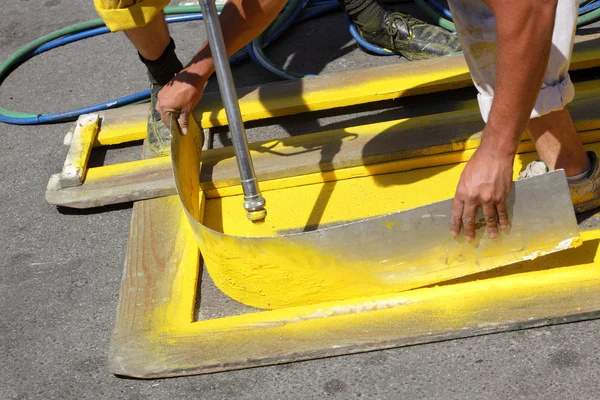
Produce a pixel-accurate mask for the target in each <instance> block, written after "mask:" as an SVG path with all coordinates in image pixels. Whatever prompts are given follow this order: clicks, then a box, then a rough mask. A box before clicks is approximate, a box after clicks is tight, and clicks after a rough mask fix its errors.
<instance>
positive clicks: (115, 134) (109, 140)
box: [94, 119, 148, 146]
mask: <svg viewBox="0 0 600 400" xmlns="http://www.w3.org/2000/svg"><path fill="white" fill-rule="evenodd" d="M147 123H148V121H147V120H146V119H142V120H133V121H127V122H119V123H112V124H103V125H102V129H101V131H100V134H99V135H98V137H97V138H96V141H95V142H94V146H112V145H115V144H121V143H128V142H133V141H136V140H144V139H146V136H147V126H146V124H147Z"/></svg>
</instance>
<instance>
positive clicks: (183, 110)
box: [156, 69, 206, 135]
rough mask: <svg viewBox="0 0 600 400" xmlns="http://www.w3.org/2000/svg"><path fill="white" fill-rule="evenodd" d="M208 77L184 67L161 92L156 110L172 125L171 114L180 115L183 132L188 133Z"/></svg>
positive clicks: (166, 122) (165, 121)
mask: <svg viewBox="0 0 600 400" xmlns="http://www.w3.org/2000/svg"><path fill="white" fill-rule="evenodd" d="M205 83H206V79H205V78H204V77H201V76H199V75H197V74H192V73H189V72H188V71H186V69H183V70H182V71H181V72H179V73H178V74H177V75H175V77H174V78H173V79H171V81H170V82H169V83H167V84H166V85H165V86H164V87H163V88H162V89H161V91H160V92H158V101H157V102H156V111H158V112H159V113H160V118H161V120H162V122H163V123H164V124H165V125H166V126H167V127H169V128H170V127H171V117H170V116H171V114H175V115H177V116H178V118H177V121H178V122H179V126H180V127H181V133H183V134H184V135H185V134H186V133H187V128H188V120H189V117H190V115H191V114H192V111H193V110H194V108H195V107H196V104H198V102H199V101H200V99H201V98H202V93H203V92H204V84H205Z"/></svg>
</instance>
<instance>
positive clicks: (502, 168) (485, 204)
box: [450, 141, 514, 242]
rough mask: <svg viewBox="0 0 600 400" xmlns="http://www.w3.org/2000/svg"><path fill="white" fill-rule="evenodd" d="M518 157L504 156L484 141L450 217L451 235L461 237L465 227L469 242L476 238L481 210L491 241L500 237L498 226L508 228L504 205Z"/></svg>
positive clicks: (470, 164)
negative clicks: (459, 235) (514, 163)
mask: <svg viewBox="0 0 600 400" xmlns="http://www.w3.org/2000/svg"><path fill="white" fill-rule="evenodd" d="M513 161H514V154H512V155H511V154H501V153H500V151H499V150H498V149H497V148H495V146H494V144H493V143H486V142H484V141H482V143H481V145H480V146H479V148H478V149H477V150H476V151H475V153H474V154H473V156H472V157H471V159H470V160H469V162H468V163H467V165H466V167H465V169H464V171H463V173H462V175H461V177H460V181H459V182H458V187H457V188H456V195H455V197H454V201H453V202H452V212H451V214H450V232H451V233H452V236H455V237H456V236H457V235H458V234H459V233H460V231H461V227H463V228H464V232H465V236H466V238H467V241H469V242H470V241H472V240H473V239H474V238H475V223H476V222H477V221H476V219H477V211H478V210H479V207H481V208H482V210H483V217H484V219H485V223H486V225H487V230H488V235H489V237H490V238H495V237H497V236H498V227H500V229H505V228H507V227H508V224H509V221H508V214H507V211H506V205H505V204H504V202H505V199H506V196H507V195H508V193H509V191H510V187H511V184H512V173H513Z"/></svg>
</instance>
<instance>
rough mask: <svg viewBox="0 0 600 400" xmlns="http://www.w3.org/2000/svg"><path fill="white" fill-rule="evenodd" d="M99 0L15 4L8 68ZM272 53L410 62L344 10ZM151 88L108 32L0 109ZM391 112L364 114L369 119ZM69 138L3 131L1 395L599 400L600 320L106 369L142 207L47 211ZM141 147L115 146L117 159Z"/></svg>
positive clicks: (16, 90) (4, 98)
mask: <svg viewBox="0 0 600 400" xmlns="http://www.w3.org/2000/svg"><path fill="white" fill-rule="evenodd" d="M91 3H92V2H91V1H88V0H69V1H64V0H63V1H61V0H21V1H17V0H10V1H5V2H3V7H2V11H1V15H2V18H1V19H0V59H2V60H4V59H6V58H7V57H8V56H9V55H10V54H12V53H13V52H14V51H15V50H17V49H18V48H19V47H21V46H22V45H24V44H25V43H27V42H29V41H31V40H33V39H35V38H36V37H39V36H41V35H43V34H45V33H48V32H51V31H53V30H56V29H58V28H61V27H64V26H67V25H69V24H73V23H77V22H81V21H84V20H87V19H90V18H95V13H94V11H93V8H92V4H91ZM200 28H201V27H200V24H198V23H189V24H183V25H179V26H176V27H174V28H173V36H174V37H175V39H176V40H177V43H178V48H179V53H180V55H181V58H182V59H184V60H187V59H188V58H189V57H190V56H191V54H192V53H193V51H194V49H195V48H196V47H197V45H198V43H199V41H200V40H202V38H203V34H202V33H201V32H202V30H201V29H200ZM323 37H326V38H327V40H322V38H323ZM269 54H273V55H274V59H275V60H276V61H277V62H280V63H283V62H287V63H288V65H290V66H293V68H294V69H297V70H303V71H306V72H311V73H319V72H332V71H339V70H344V69H351V68H361V67H366V66H372V65H381V64H384V63H394V62H398V60H397V59H396V58H395V57H389V58H378V57H370V56H367V55H366V54H364V53H362V52H360V51H359V50H357V49H356V48H355V46H354V45H353V44H352V43H351V42H350V39H349V36H348V35H347V33H346V32H345V30H344V28H343V18H342V16H341V15H340V14H337V15H332V16H329V17H325V18H324V19H323V20H322V21H321V22H318V21H317V22H314V23H310V24H307V25H305V26H302V27H300V28H298V30H295V31H294V32H293V33H292V34H291V35H289V37H286V38H285V39H284V40H282V41H281V42H280V43H278V44H276V45H274V46H273V49H271V50H270V53H269ZM236 79H237V83H238V84H239V85H247V84H252V83H257V82H268V81H272V80H275V79H276V78H274V77H273V76H272V75H270V74H269V73H267V72H265V71H263V70H261V69H259V68H257V67H256V66H254V65H252V64H249V63H248V64H245V65H243V66H241V67H238V68H236ZM145 87H146V78H145V75H144V73H143V72H142V68H141V65H140V64H139V61H138V60H137V57H136V56H135V54H134V52H133V51H132V47H131V46H130V45H129V43H128V42H127V41H126V40H125V38H124V37H123V35H110V36H103V37H98V38H94V39H89V40H86V41H84V42H81V43H76V44H72V45H69V46H67V47H65V48H61V49H57V50H55V51H52V52H50V53H47V54H44V55H41V56H39V57H36V58H34V59H33V60H31V61H29V62H28V63H26V64H25V65H23V66H22V67H20V68H19V69H17V70H16V71H15V72H14V73H13V74H12V75H11V76H10V78H9V79H8V80H7V81H6V82H4V83H3V85H2V87H1V88H0V104H1V105H2V106H4V107H6V108H10V109H15V110H22V111H32V112H33V111H36V112H55V111H61V110H67V109H72V108H75V107H79V106H82V105H88V104H92V103H94V102H99V101H103V100H107V99H110V98H113V97H116V96H120V95H125V94H128V93H130V92H133V91H135V90H141V89H144V88H145ZM409 106H410V103H406V104H404V105H403V106H402V107H409ZM415 107H416V106H415ZM365 110H366V109H365ZM389 110H391V111H388V113H394V112H395V111H394V110H398V107H397V105H393V104H392V105H390V107H389ZM379 112H380V111H378V110H366V111H363V112H362V113H361V110H357V113H358V114H360V115H361V118H373V115H375V116H377V114H378V113H379ZM398 112H400V111H398ZM276 122H277V121H276ZM297 122H299V121H297ZM343 123H344V117H342V116H338V117H331V116H323V118H321V119H318V120H316V122H308V123H307V125H306V126H303V127H302V129H300V128H298V124H296V123H290V122H283V121H280V123H277V124H275V125H271V126H268V127H257V128H255V129H256V130H254V129H252V133H251V134H252V138H253V139H254V140H257V139H259V138H269V137H277V136H281V135H287V134H296V133H299V132H305V131H306V130H308V129H309V128H310V126H313V127H314V128H315V129H317V128H321V127H322V126H325V125H327V126H328V125H335V124H343ZM68 127H69V124H56V125H46V126H35V127H20V126H11V125H0V143H1V146H0V149H1V150H2V154H1V155H0V171H1V175H0V221H2V223H1V224H0V271H1V274H0V399H146V398H148V399H168V398H178V399H196V398H202V399H225V398H228V399H257V398H261V399H294V398H297V399H316V398H332V399H349V398H359V397H362V398H368V399H397V398H407V399H479V398H484V397H485V398H488V399H506V398H515V399H520V398H528V399H529V398H544V399H565V398H578V399H595V398H597V397H598V394H599V393H600V383H599V381H598V379H597V373H598V372H597V371H598V368H599V367H600V359H599V356H598V352H599V351H600V341H599V340H598V339H599V335H598V329H599V328H600V321H589V322H582V323H576V324H568V325H561V326H554V327H548V328H540V329H533V330H527V331H520V332H512V333H505V334H496V335H490V336H483V337H478V338H471V339H463V340H455V341H449V342H443V343H435V344H428V345H421V346H414V347H407V348H401V349H394V350H386V351H378V352H372V353H366V354H361V355H353V356H346V357H337V358H331V359H325V360H316V361H309V362H302V363H295V364H289V365H281V366H273V367H265V368H256V369H250V370H243V371H235V372H227V373H220V374H213V375H205V376H196V377H186V378H176V379H168V380H156V381H139V380H129V379H122V378H116V377H114V376H112V375H111V374H109V373H108V371H107V368H106V364H107V357H108V348H109V345H110V335H111V332H112V329H113V325H114V321H115V311H116V306H117V298H118V294H119V286H120V280H121V274H122V270H123V260H124V258H125V249H126V245H127V231H128V228H129V219H130V217H131V208H130V205H124V206H119V207H112V208H104V209H101V210H93V211H88V212H74V211H70V210H64V209H57V208H56V207H54V206H51V205H49V204H47V203H46V202H45V200H44V191H45V187H46V183H47V180H48V177H49V176H50V175H51V174H53V173H56V172H58V171H59V170H60V168H61V167H62V163H63V161H64V157H65V155H66V148H65V147H63V146H62V144H61V143H62V136H63V135H64V133H65V132H66V131H67V129H68ZM136 152H137V150H136V149H133V150H132V149H129V148H119V149H113V150H110V151H109V152H108V154H107V155H106V162H116V161H120V160H123V159H127V158H128V157H131V156H132V154H136Z"/></svg>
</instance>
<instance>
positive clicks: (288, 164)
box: [46, 81, 600, 208]
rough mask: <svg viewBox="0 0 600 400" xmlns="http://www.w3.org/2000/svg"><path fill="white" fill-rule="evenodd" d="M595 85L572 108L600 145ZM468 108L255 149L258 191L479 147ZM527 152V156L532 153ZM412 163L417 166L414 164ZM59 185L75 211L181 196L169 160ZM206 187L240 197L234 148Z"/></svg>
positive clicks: (217, 154) (581, 87)
mask: <svg viewBox="0 0 600 400" xmlns="http://www.w3.org/2000/svg"><path fill="white" fill-rule="evenodd" d="M598 85H599V84H598V82H596V81H592V82H586V83H582V84H578V85H577V97H576V99H575V101H574V102H573V103H572V104H571V106H570V107H569V108H570V110H571V113H572V115H573V118H574V120H575V123H576V128H577V129H578V131H579V132H580V133H581V135H582V136H581V137H582V140H584V141H585V142H586V143H589V142H592V141H597V140H598V137H597V134H596V130H597V129H600V119H598V115H597V108H598V102H599V101H600V89H599V88H598ZM467 105H470V107H468V108H465V109H459V110H457V111H453V112H449V113H444V114H436V115H430V116H425V117H417V118H409V119H404V120H396V121H387V122H380V123H376V124H369V125H363V126H358V127H349V128H345V129H338V130H334V131H329V132H321V133H315V134H309V135H300V136H296V137H290V138H285V139H281V140H276V141H267V142H257V143H251V144H250V149H251V152H252V158H253V162H254V167H255V170H256V173H257V177H258V180H259V182H261V184H262V186H261V188H262V189H263V190H266V189H268V188H273V185H272V184H269V183H266V182H271V181H274V180H276V179H282V178H287V177H290V176H301V175H302V176H307V175H309V174H317V175H316V176H315V179H325V178H323V177H322V176H321V175H320V173H323V172H327V171H331V170H340V169H343V168H351V167H356V166H359V165H371V164H375V163H385V162H392V161H394V160H407V159H415V158H418V157H423V156H431V155H436V154H440V155H441V154H445V153H446V154H449V153H452V152H460V151H463V150H467V149H473V148H475V147H476V146H477V145H478V143H479V131H480V130H481V129H482V128H483V122H482V121H481V118H480V116H479V113H478V111H477V109H476V105H475V103H474V102H470V103H467ZM528 146H529V147H526V148H524V151H531V146H530V145H528ZM450 161H451V162H455V161H452V160H450ZM428 162H431V161H428ZM436 162H437V161H436ZM443 162H447V161H444V160H443V159H442V158H440V159H439V163H443ZM411 165H412V167H413V168H414V163H412V164H411ZM388 172H391V171H388ZM338 175H339V174H338ZM56 180H57V177H56V176H54V177H53V178H52V179H51V180H50V183H49V184H48V188H47V191H46V199H47V201H48V202H49V203H51V204H57V205H62V206H68V207H76V208H87V207H96V206H100V205H106V204H115V203H119V202H126V201H134V200H140V199H147V198H152V197H157V196H164V195H172V194H175V193H176V192H175V184H174V181H173V179H172V172H171V164H170V158H169V157H161V158H157V159H152V160H142V161H135V162H129V163H123V164H119V165H113V166H105V167H96V168H91V169H89V171H88V175H87V179H86V181H85V182H84V184H83V185H81V186H78V187H73V188H61V187H60V185H58V183H57V182H56ZM202 182H203V185H202V186H203V189H204V190H205V191H206V194H207V197H218V196H224V195H234V194H238V193H239V192H240V190H241V189H240V187H239V186H238V185H239V172H238V169H237V163H236V161H235V158H234V155H233V149H232V148H231V147H228V148H222V149H215V150H208V151H205V152H203V164H202ZM306 183H307V182H303V183H302V184H306ZM308 183H310V182H308ZM313 183H314V182H313ZM275 188H279V186H277V185H275Z"/></svg>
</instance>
